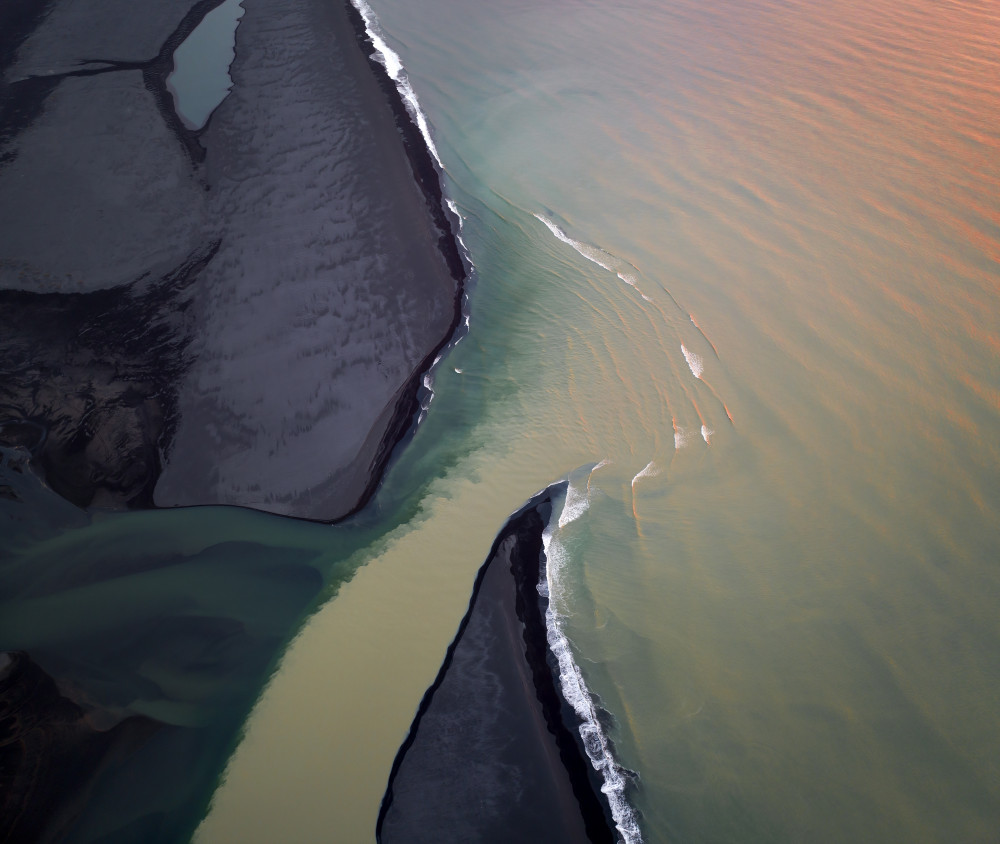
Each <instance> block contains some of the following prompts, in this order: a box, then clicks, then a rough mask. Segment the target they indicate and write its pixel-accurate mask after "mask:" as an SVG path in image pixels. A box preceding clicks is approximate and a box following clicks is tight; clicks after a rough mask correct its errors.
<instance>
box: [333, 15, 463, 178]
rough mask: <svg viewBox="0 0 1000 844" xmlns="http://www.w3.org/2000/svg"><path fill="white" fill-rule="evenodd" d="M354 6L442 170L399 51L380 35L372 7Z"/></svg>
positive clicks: (425, 120) (425, 118)
mask: <svg viewBox="0 0 1000 844" xmlns="http://www.w3.org/2000/svg"><path fill="white" fill-rule="evenodd" d="M351 3H352V4H353V5H354V8H355V9H357V10H358V11H359V12H360V13H361V17H362V18H364V21H365V30H366V31H367V33H368V37H369V38H371V41H372V46H374V47H375V51H376V54H377V56H378V60H379V61H380V62H381V63H382V64H383V65H384V66H385V70H386V73H388V74H389V78H390V79H391V80H392V81H393V82H395V83H396V90H397V91H399V95H400V96H401V97H402V98H403V103H404V104H405V105H406V110H407V111H408V112H409V113H410V117H412V118H413V121H414V122H415V123H416V125H417V128H418V129H419V130H420V134H421V135H423V136H424V142H425V143H426V144H427V149H429V150H430V152H431V155H433V156H434V160H435V161H436V162H437V164H438V167H440V168H441V169H442V170H444V164H442V163H441V156H440V155H438V151H437V147H436V146H435V145H434V139H433V138H432V137H431V130H430V126H429V125H428V123H427V117H426V116H425V115H424V113H423V111H422V110H421V108H420V102H419V100H417V94H416V92H415V91H414V90H413V86H412V85H411V84H410V79H409V77H408V76H407V75H406V68H404V67H403V61H402V59H400V57H399V53H397V52H396V51H395V50H393V49H392V47H390V46H389V45H388V44H387V43H386V41H385V38H383V37H382V27H381V26H380V25H379V22H378V18H377V17H376V16H375V12H374V11H373V10H372V7H371V6H369V5H368V3H367V2H366V0H351Z"/></svg>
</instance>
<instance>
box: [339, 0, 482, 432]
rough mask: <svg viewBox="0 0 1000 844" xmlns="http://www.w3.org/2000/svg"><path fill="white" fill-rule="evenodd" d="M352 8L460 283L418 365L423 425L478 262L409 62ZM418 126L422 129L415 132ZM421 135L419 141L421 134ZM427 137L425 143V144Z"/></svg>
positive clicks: (465, 329)
mask: <svg viewBox="0 0 1000 844" xmlns="http://www.w3.org/2000/svg"><path fill="white" fill-rule="evenodd" d="M350 7H351V8H352V9H353V11H354V13H355V14H356V15H357V18H356V19H355V21H354V26H355V29H356V31H357V34H358V41H359V44H361V45H362V49H367V47H366V44H369V45H370V46H371V48H372V49H374V53H371V55H369V59H370V61H372V63H373V64H375V65H376V66H377V68H379V69H378V70H376V74H377V75H378V76H379V77H380V79H379V81H380V84H381V85H382V87H383V90H385V91H386V96H387V98H388V99H389V102H390V106H391V107H392V110H393V113H394V114H395V117H396V125H397V126H398V127H399V129H400V132H401V134H402V135H403V142H404V146H405V147H406V152H407V157H408V158H409V160H410V165H411V169H412V171H413V176H414V179H415V180H416V182H417V184H418V186H419V187H420V189H421V190H422V191H423V194H424V197H425V199H426V201H427V205H428V210H429V211H430V213H431V216H432V218H433V221H434V224H435V225H436V227H437V229H438V231H439V232H440V234H441V236H440V238H439V239H438V245H439V247H440V249H441V252H442V254H443V256H444V259H445V262H446V264H447V265H448V269H449V271H450V272H451V275H452V278H454V279H455V281H456V282H457V283H458V287H457V290H456V294H455V316H454V319H453V321H452V325H451V330H450V331H449V333H448V335H447V337H446V338H445V339H444V340H443V341H442V342H441V343H440V344H439V345H438V347H437V348H436V349H434V351H433V352H432V353H431V354H430V355H429V356H428V357H427V358H426V359H425V360H424V361H423V362H422V363H421V364H420V366H418V367H417V369H416V370H415V374H414V379H415V387H414V396H413V401H412V402H411V405H412V406H413V410H414V414H413V415H414V416H415V423H414V426H413V427H417V426H419V425H420V423H421V422H423V420H424V418H425V417H426V416H427V411H428V409H429V408H430V405H431V402H432V401H433V400H434V378H435V375H436V372H437V369H438V366H439V364H440V363H441V361H442V360H443V359H444V358H445V357H446V356H447V354H448V352H449V351H451V349H452V348H454V347H455V346H456V345H458V343H459V342H461V340H462V339H463V338H464V337H465V336H466V335H467V334H468V333H469V321H470V320H469V299H468V288H469V285H470V283H472V281H473V278H474V273H475V264H474V263H473V261H472V256H471V254H470V253H469V249H468V247H467V246H466V244H465V240H464V239H463V238H462V228H463V224H464V220H463V218H462V215H461V214H460V213H459V210H458V206H457V205H456V204H455V202H454V201H453V200H452V199H451V198H450V197H449V196H447V195H446V193H445V190H444V164H443V162H442V161H441V156H440V154H439V153H438V149H437V146H436V145H435V143H434V138H433V136H432V134H431V130H430V125H429V123H428V121H427V116H426V115H425V114H424V111H423V109H422V108H421V107H420V101H419V100H418V99H417V94H416V91H414V89H413V85H412V84H411V83H410V78H409V76H408V74H407V72H406V68H405V67H404V66H403V61H402V59H401V58H400V56H399V54H398V53H397V52H396V51H395V50H393V49H392V48H391V47H390V46H389V44H388V43H387V42H386V40H385V36H384V32H383V30H382V26H381V24H380V23H379V20H378V17H377V16H376V15H375V11H374V10H373V9H372V7H371V6H370V5H369V4H368V2H367V0H351V3H350ZM414 130H416V133H414ZM415 134H418V135H419V139H418V138H416V137H415ZM421 140H422V142H423V143H422V145H421Z"/></svg>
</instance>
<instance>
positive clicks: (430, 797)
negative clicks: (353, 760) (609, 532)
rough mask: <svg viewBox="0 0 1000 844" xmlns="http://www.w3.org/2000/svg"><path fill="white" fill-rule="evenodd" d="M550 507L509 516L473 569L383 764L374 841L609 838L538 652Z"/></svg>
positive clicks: (541, 503) (568, 719)
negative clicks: (429, 681) (447, 638)
mask: <svg viewBox="0 0 1000 844" xmlns="http://www.w3.org/2000/svg"><path fill="white" fill-rule="evenodd" d="M550 511H551V498H550V495H549V491H548V490H546V491H545V492H544V493H542V494H540V495H539V496H537V497H536V498H534V499H532V500H531V501H530V502H529V503H528V504H527V505H525V507H524V508H522V509H521V510H520V511H519V512H518V513H516V514H514V515H513V516H512V517H511V519H510V520H509V521H508V523H507V524H506V525H505V526H504V528H503V530H502V531H501V532H500V534H499V535H498V537H497V539H496V542H495V543H494V545H493V549H492V551H491V552H490V556H489V557H488V558H487V560H486V562H485V563H484V564H483V567H482V568H481V569H480V571H479V574H478V576H477V579H476V584H475V588H474V592H473V596H472V599H471V602H470V605H469V610H468V613H467V614H466V616H465V618H464V619H463V620H462V623H461V625H460V627H459V631H458V634H457V636H456V638H455V640H454V641H453V642H452V645H451V647H450V648H449V650H448V654H447V656H446V658H445V661H444V664H443V665H442V667H441V671H440V672H439V674H438V677H437V679H436V680H435V682H434V684H433V685H432V686H431V688H430V689H429V690H428V691H427V694H426V695H425V697H424V699H423V701H422V702H421V704H420V708H419V710H418V712H417V716H416V719H415V720H414V723H413V726H412V727H411V729H410V734H409V736H408V737H407V740H406V742H405V743H404V744H403V746H402V747H401V748H400V751H399V754H398V756H397V757H396V761H395V763H394V765H393V769H392V773H391V775H390V779H389V785H388V789H387V791H386V795H385V798H384V800H383V803H382V809H381V812H380V814H379V820H378V829H377V837H378V840H379V841H380V842H382V844H396V842H399V843H400V844H402V842H415V843H416V842H425V841H426V842H452V841H454V842H459V841H461V842H484V844H485V842H497V844H501V842H509V841H546V842H580V841H592V842H613V841H614V840H615V836H614V834H613V832H612V830H613V826H612V823H611V820H610V810H609V809H608V808H607V806H606V805H605V804H604V801H603V799H602V798H601V796H600V791H599V783H598V781H597V780H596V778H595V777H594V772H593V770H592V769H591V766H590V764H589V762H588V760H587V758H586V755H585V753H584V750H583V748H582V746H581V744H580V741H579V736H578V735H577V734H576V724H575V722H574V721H575V716H574V715H573V713H572V710H570V709H569V708H568V707H567V706H565V704H564V703H563V700H562V697H561V695H560V693H559V691H558V689H557V682H558V681H556V680H555V679H554V674H553V665H551V664H550V661H549V656H548V645H547V641H546V629H545V603H546V599H544V598H542V597H541V596H539V594H538V590H537V585H538V582H539V574H540V572H541V568H540V566H541V565H543V564H544V563H543V552H542V531H543V530H544V528H545V524H546V522H547V520H548V518H549V515H550Z"/></svg>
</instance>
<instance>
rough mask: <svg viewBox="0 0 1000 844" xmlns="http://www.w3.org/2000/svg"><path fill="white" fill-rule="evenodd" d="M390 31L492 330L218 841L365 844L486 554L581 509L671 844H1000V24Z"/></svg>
mask: <svg viewBox="0 0 1000 844" xmlns="http://www.w3.org/2000/svg"><path fill="white" fill-rule="evenodd" d="M373 8H374V11H375V13H376V14H377V15H378V17H379V19H380V21H381V28H382V33H383V37H384V39H385V41H386V43H387V44H388V46H389V47H390V48H391V49H392V50H394V51H395V52H396V53H397V54H398V55H399V57H400V58H401V60H402V62H403V64H404V65H405V67H406V71H407V74H408V80H409V82H410V83H411V84H412V89H413V90H414V91H415V92H416V94H417V95H418V96H419V98H420V102H421V104H422V107H423V110H424V112H425V114H426V120H427V122H428V127H429V131H430V133H431V135H432V137H433V139H434V143H435V146H436V148H437V151H438V155H439V157H440V159H441V161H442V163H443V165H444V168H445V171H446V174H447V189H448V192H449V194H450V196H451V198H452V200H453V201H454V203H455V204H456V206H457V208H458V209H459V211H460V213H461V214H462V216H463V218H464V228H463V238H464V240H465V242H466V244H467V246H468V249H469V252H470V254H471V256H472V259H473V261H474V262H475V266H476V274H475V278H474V280H473V284H472V285H471V291H470V295H469V303H468V308H469V315H470V331H469V334H468V336H467V337H466V338H465V339H463V340H462V341H461V342H460V343H459V344H458V345H457V346H455V347H454V348H453V349H452V350H451V351H450V352H449V353H448V355H447V357H446V358H445V359H444V360H443V361H442V362H441V364H440V366H439V367H438V369H437V370H436V373H435V376H434V378H433V389H434V394H435V395H434V400H433V402H432V404H431V405H430V407H429V410H428V413H427V414H426V418H425V420H424V422H423V424H422V425H421V427H420V428H419V430H418V432H417V433H416V435H415V437H414V439H413V441H412V443H411V444H410V445H409V447H408V450H407V451H406V452H404V453H403V455H402V456H401V458H400V459H399V460H398V462H397V463H396V464H395V465H394V467H393V468H392V470H391V472H390V474H389V476H388V478H387V479H386V482H385V485H384V487H383V489H382V492H381V494H380V496H379V498H378V499H377V501H376V503H375V505H374V511H373V512H374V513H375V515H373V516H372V517H373V518H376V519H377V518H382V517H385V518H387V519H388V525H389V527H391V530H390V529H389V527H387V530H386V532H385V533H384V534H383V535H382V536H381V538H379V539H378V540H377V541H373V542H372V543H371V545H369V546H368V547H367V548H364V549H362V550H359V551H358V552H357V556H356V557H355V558H354V559H355V562H356V564H357V566H358V570H357V574H356V575H355V576H354V578H353V580H352V581H351V582H350V583H349V584H347V585H345V586H344V587H342V588H341V589H340V591H339V592H338V593H337V595H336V597H335V598H334V599H333V600H332V601H331V602H330V603H328V604H327V605H326V606H325V607H324V608H323V609H322V610H321V611H320V612H319V613H318V614H316V615H315V616H314V617H313V618H312V620H311V621H310V623H309V624H308V625H307V626H306V628H305V629H304V631H303V632H302V634H301V635H300V636H299V638H298V639H297V640H296V641H295V643H294V644H293V645H292V648H291V650H290V651H289V652H288V655H287V656H286V659H285V661H284V663H283V665H282V667H281V669H280V670H279V671H278V672H277V674H276V675H275V676H274V678H273V679H272V681H271V684H270V686H269V687H268V689H267V691H266V692H265V694H264V695H263V697H262V698H261V700H260V701H259V703H258V705H257V708H256V710H255V712H254V714H253V716H252V717H251V719H250V721H249V722H248V726H247V731H246V736H245V739H244V741H243V743H242V745H241V746H240V748H239V749H238V750H237V752H236V754H235V755H234V757H233V759H232V760H231V763H230V766H229V770H228V773H227V776H226V780H225V783H224V785H223V786H222V788H220V790H219V791H218V792H217V794H216V797H215V801H214V804H213V810H212V812H211V813H210V814H209V815H208V817H207V819H206V821H205V823H204V824H203V826H202V828H201V831H200V833H199V840H208V841H211V840H216V841H225V840H234V836H235V835H239V836H240V840H247V841H250V840H260V841H266V840H277V839H276V838H275V835H278V836H279V837H280V836H281V835H285V836H286V839H287V840H293V839H294V840H312V838H310V836H313V837H315V836H316V835H320V836H321V835H323V834H324V831H327V832H328V831H329V830H331V829H336V830H337V832H338V835H340V836H341V840H368V839H370V837H371V830H372V828H373V824H374V817H375V813H376V812H377V807H378V801H379V800H380V799H381V795H382V789H384V785H385V780H386V776H387V774H388V770H389V766H390V765H391V761H392V757H393V755H394V754H395V750H396V748H397V747H398V745H399V743H400V742H401V741H402V738H403V737H404V736H405V732H406V729H407V727H408V726H409V721H410V719H411V718H412V715H413V712H414V710H415V708H416V705H417V703H418V701H419V699H420V696H421V695H422V693H423V691H424V689H425V688H426V686H427V685H428V684H429V683H430V681H431V680H432V679H433V677H434V674H435V673H436V671H437V667H438V665H439V664H440V660H441V658H442V656H443V653H444V649H445V647H446V646H447V643H448V641H449V640H450V638H451V636H452V635H453V634H454V630H455V627H456V625H457V623H458V620H459V619H460V618H461V616H462V614H463V612H464V610H465V605H466V602H467V600H468V595H469V590H470V589H471V585H472V581H473V578H474V575H475V571H476V569H477V568H478V566H479V564H480V563H481V562H482V560H483V559H484V558H485V555H486V552H487V551H488V548H489V544H490V541H491V540H492V537H493V535H494V534H495V533H496V531H497V530H499V528H500V527H501V525H502V524H503V522H504V520H505V518H506V516H507V514H509V513H510V512H512V511H513V510H514V509H516V508H517V507H518V506H519V505H520V503H521V502H523V501H524V500H526V499H527V498H528V497H530V496H531V495H532V494H533V493H534V492H536V491H537V490H538V489H540V488H541V487H543V486H545V485H547V484H549V483H551V482H552V481H554V480H556V479H558V478H561V477H568V478H569V479H570V482H571V486H570V491H569V494H568V497H567V501H566V504H565V506H564V509H563V511H562V516H561V517H560V521H559V524H558V525H557V526H556V529H557V530H556V533H555V535H554V537H553V538H551V542H557V548H556V550H557V552H558V554H559V560H560V569H559V571H560V575H559V589H560V594H559V595H558V607H559V611H560V625H561V626H560V629H561V631H562V632H563V633H564V634H565V636H566V638H567V640H568V641H569V643H570V645H571V649H572V652H573V654H574V656H575V660H576V663H577V665H578V666H579V669H580V671H581V673H582V675H583V677H584V679H585V682H586V685H587V687H588V688H589V690H590V691H591V693H592V694H593V695H594V696H595V699H596V700H599V701H600V703H601V705H602V706H603V707H604V708H605V709H606V710H607V711H608V712H609V713H610V715H611V719H612V720H611V726H610V728H609V730H608V736H609V738H610V740H611V741H612V743H613V748H614V753H615V755H616V757H617V759H618V760H619V762H620V763H621V764H622V765H624V766H625V767H626V768H628V769H630V770H632V771H635V772H637V773H638V775H639V779H638V782H637V784H635V785H634V786H631V787H629V789H627V797H628V801H629V805H630V807H631V809H632V810H633V811H634V812H635V813H636V814H637V816H638V818H639V827H640V835H641V838H642V839H643V840H646V841H651V842H660V841H692V842H694V841H713V842H716V841H741V842H750V841H792V840H795V841H802V840H809V841H831V842H832V841H846V840H864V841H900V840H907V841H944V840H949V841H950V840H961V841H992V840H995V836H996V831H997V829H1000V769H998V767H997V762H996V760H997V758H998V754H1000V731H998V730H997V721H996V712H997V708H998V704H1000V613H998V612H997V607H998V601H1000V436H998V432H1000V129H998V126H1000V120H998V118H1000V82H998V80H1000V14H998V12H997V11H996V7H995V6H994V5H993V4H992V3H991V2H988V1H987V0H958V1H957V2H951V3H947V4H942V3H939V2H934V1H933V0H875V2H865V3H861V2H854V0H834V2H817V0H721V2H713V3H702V2H695V0H668V2H651V1H650V2H630V3H627V4H609V3H606V2H594V0H576V1H575V2H572V3H571V2H553V3H546V4H536V3H527V2H522V0H499V2H495V3H490V4H479V3H470V2H464V0H463V2H457V0H425V2H422V3H420V4H413V3H405V2H402V0H378V1H377V2H375V3H374V4H373ZM404 512H405V513H406V514H407V515H406V516H405V517H404V516H403V515H401V514H403V513H404ZM379 514H381V515H379ZM551 542H550V549H551Z"/></svg>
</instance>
